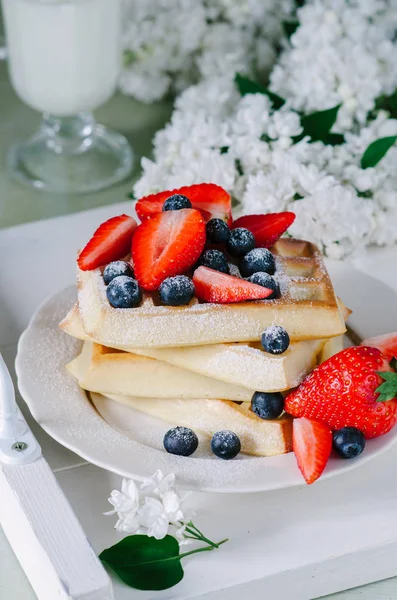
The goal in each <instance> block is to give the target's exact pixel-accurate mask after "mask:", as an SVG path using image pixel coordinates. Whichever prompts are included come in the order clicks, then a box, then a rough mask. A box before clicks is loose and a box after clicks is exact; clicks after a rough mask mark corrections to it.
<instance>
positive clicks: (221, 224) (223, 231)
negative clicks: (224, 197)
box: [205, 219, 230, 244]
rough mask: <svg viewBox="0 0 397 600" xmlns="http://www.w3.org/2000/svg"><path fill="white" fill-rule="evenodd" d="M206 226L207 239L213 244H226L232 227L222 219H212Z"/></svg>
mask: <svg viewBox="0 0 397 600" xmlns="http://www.w3.org/2000/svg"><path fill="white" fill-rule="evenodd" d="M205 228H206V231H207V240H208V241H209V242H211V243H212V244H224V243H225V242H227V240H228V239H229V237H230V229H229V227H228V226H227V224H226V223H225V221H222V219H211V220H210V221H208V223H207V225H206V227H205Z"/></svg>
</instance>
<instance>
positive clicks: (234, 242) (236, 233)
mask: <svg viewBox="0 0 397 600" xmlns="http://www.w3.org/2000/svg"><path fill="white" fill-rule="evenodd" d="M226 247H227V249H228V251H229V252H230V254H231V255H232V256H235V257H236V258H239V257H240V256H244V254H247V252H250V250H252V249H253V248H255V238H254V235H253V234H252V233H251V232H250V231H248V229H245V228H244V227H237V228H236V229H233V230H232V231H231V232H230V237H229V239H228V241H227V242H226Z"/></svg>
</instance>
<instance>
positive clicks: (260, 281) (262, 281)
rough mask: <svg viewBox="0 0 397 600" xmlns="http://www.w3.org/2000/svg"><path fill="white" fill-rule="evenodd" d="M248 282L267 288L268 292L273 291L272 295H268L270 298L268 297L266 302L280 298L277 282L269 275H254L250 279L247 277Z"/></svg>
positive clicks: (260, 273)
mask: <svg viewBox="0 0 397 600" xmlns="http://www.w3.org/2000/svg"><path fill="white" fill-rule="evenodd" d="M248 281H250V282H251V283H256V285H262V286H263V287H265V288H268V289H269V290H273V293H272V294H270V296H268V297H267V298H266V300H271V299H272V298H280V287H279V285H278V283H277V281H276V280H275V279H274V277H272V276H271V275H269V273H263V272H259V273H254V274H253V275H251V277H248Z"/></svg>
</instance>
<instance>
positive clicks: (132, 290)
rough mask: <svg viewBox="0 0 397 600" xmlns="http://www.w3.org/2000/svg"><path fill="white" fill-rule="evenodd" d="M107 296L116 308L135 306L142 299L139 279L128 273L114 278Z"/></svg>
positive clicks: (107, 289) (107, 290)
mask: <svg viewBox="0 0 397 600" xmlns="http://www.w3.org/2000/svg"><path fill="white" fill-rule="evenodd" d="M106 296H107V298H108V300H109V304H110V305H111V306H113V307H114V308H135V307H136V306H138V304H140V302H141V300H142V293H141V290H140V288H139V285H138V283H137V281H135V279H132V277H127V276H126V275H119V276H118V277H115V278H114V279H112V281H111V282H110V283H109V285H108V287H107V288H106Z"/></svg>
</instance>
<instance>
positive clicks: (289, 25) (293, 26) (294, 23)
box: [283, 19, 300, 39]
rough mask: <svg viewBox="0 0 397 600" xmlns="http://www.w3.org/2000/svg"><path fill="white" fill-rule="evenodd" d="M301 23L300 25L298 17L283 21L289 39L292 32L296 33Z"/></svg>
mask: <svg viewBox="0 0 397 600" xmlns="http://www.w3.org/2000/svg"><path fill="white" fill-rule="evenodd" d="M299 25H300V23H299V21H298V19H294V20H291V21H283V29H284V33H285V35H286V36H287V38H288V39H289V38H290V37H291V35H292V34H294V33H295V31H296V30H297V29H298V27H299Z"/></svg>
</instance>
